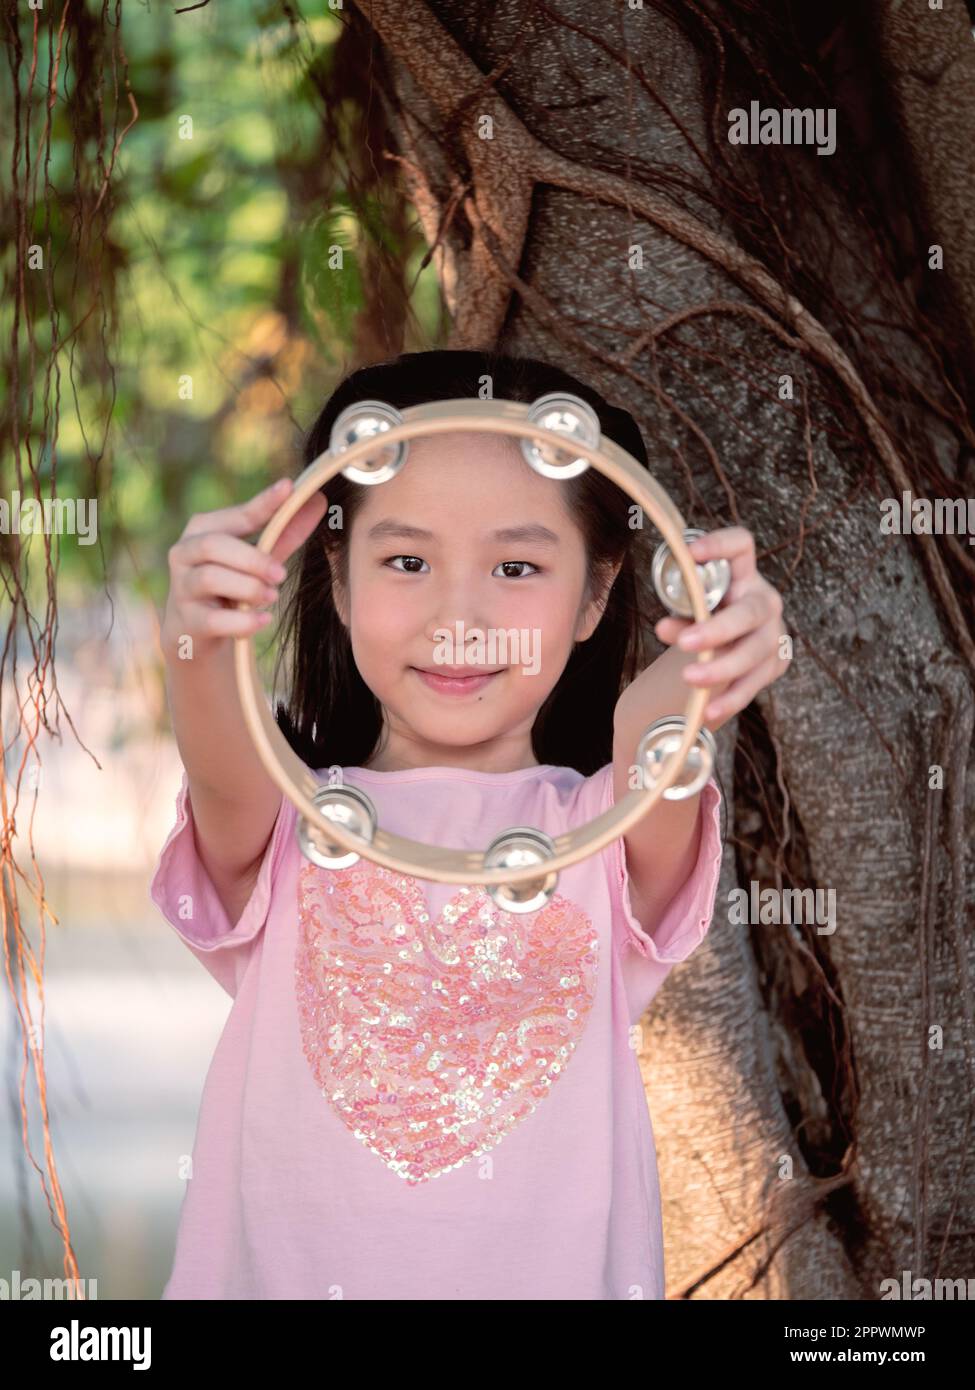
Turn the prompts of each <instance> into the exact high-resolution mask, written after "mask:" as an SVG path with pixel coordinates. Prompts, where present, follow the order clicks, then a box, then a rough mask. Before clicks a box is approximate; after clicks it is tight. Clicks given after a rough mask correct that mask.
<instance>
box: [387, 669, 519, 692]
mask: <svg viewBox="0 0 975 1390" xmlns="http://www.w3.org/2000/svg"><path fill="white" fill-rule="evenodd" d="M410 670H411V671H414V672H415V673H416V674H417V675H418V676H419V677H420V680H421V681H423V683H424V684H425V685H426V686H427V687H428V688H429V689H430V690H436V691H437V692H438V693H439V694H441V695H470V694H472V693H473V692H474V691H475V690H483V689H484V687H485V686H486V685H487V684H488V682H489V681H492V680H494V678H495V676H499V675H500V674H501V672H500V671H482V672H479V673H477V672H476V673H474V674H473V675H470V676H449V675H444V674H441V673H440V672H439V671H423V670H421V669H420V667H419V666H411V667H410Z"/></svg>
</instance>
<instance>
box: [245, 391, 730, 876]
mask: <svg viewBox="0 0 975 1390" xmlns="http://www.w3.org/2000/svg"><path fill="white" fill-rule="evenodd" d="M530 408H531V407H530V406H529V405H526V404H524V403H522V402H520V401H508V400H480V399H479V398H476V397H470V398H466V397H465V398H461V399H456V400H449V401H432V402H429V403H426V404H423V405H416V406H410V407H408V408H406V409H404V410H402V411H400V415H401V418H402V420H403V423H402V424H401V425H397V426H395V427H394V428H391V429H388V430H383V431H382V432H381V433H379V434H374V435H372V436H370V437H368V438H366V439H362V440H360V441H359V442H358V443H356V444H353V445H350V446H349V447H348V448H345V449H342V450H341V451H340V452H339V453H337V454H333V453H332V452H331V450H330V449H329V450H326V451H325V452H324V453H321V454H319V455H318V457H317V458H316V459H314V460H313V461H312V462H311V463H310V464H309V465H308V467H307V468H306V469H305V470H304V472H303V473H301V474H300V475H299V477H298V478H297V480H296V482H295V486H294V488H293V489H292V491H291V493H290V495H289V496H288V497H287V498H286V499H285V501H284V502H283V503H282V504H281V506H280V508H279V509H278V511H277V512H275V514H274V516H273V517H272V518H271V520H270V521H269V522H268V524H267V526H265V528H264V530H263V532H262V533H261V536H260V539H259V540H258V542H257V549H258V550H260V551H261V553H262V554H264V555H269V554H270V553H271V551H272V549H273V547H274V544H275V542H276V541H277V539H278V537H279V536H280V535H281V533H282V531H283V530H284V528H285V526H286V525H287V524H288V522H289V521H290V520H291V518H292V517H293V516H294V515H295V513H296V512H297V511H298V510H299V508H300V507H301V506H303V504H304V503H305V502H307V501H308V499H309V498H310V497H311V496H312V494H313V493H315V492H317V491H318V490H319V489H321V488H322V487H323V485H324V484H325V483H327V482H328V481H329V479H330V478H333V477H334V476H335V475H336V474H337V473H340V472H341V471H342V470H343V469H345V468H348V467H349V466H350V465H354V464H357V463H359V462H360V460H362V459H364V458H366V457H368V456H369V455H370V454H373V453H375V451H376V449H377V447H380V448H383V449H385V448H386V446H388V445H393V444H396V443H398V442H399V441H400V440H410V439H415V438H417V436H419V435H436V434H447V433H451V432H454V431H459V430H474V431H480V430H484V431H487V432H488V433H491V434H504V435H511V436H514V437H516V438H518V439H529V440H538V441H540V442H542V441H544V442H545V443H547V444H549V445H551V446H553V447H554V448H557V449H559V450H560V451H561V452H563V453H565V452H571V454H572V455H573V457H581V458H584V459H586V461H587V462H588V463H589V464H590V465H591V466H593V467H595V468H598V469H599V471H600V472H601V473H604V474H605V475H606V477H608V478H609V479H610V480H611V481H612V482H614V483H615V484H616V485H617V487H619V488H622V489H623V491H624V492H627V493H629V495H630V496H631V497H632V498H633V499H634V501H635V502H636V503H638V505H639V506H641V507H642V508H643V511H644V512H645V513H646V514H648V515H649V516H650V518H651V520H652V521H653V522H654V524H655V525H656V526H657V528H658V530H659V531H660V532H661V534H662V536H663V538H664V540H665V541H666V542H667V545H668V546H669V547H670V551H671V554H672V555H673V557H674V559H675V561H676V563H677V566H678V568H679V570H680V573H681V577H682V578H683V581H684V585H685V588H686V591H687V594H688V596H689V598H690V603H691V608H692V610H693V614H694V619H695V621H696V622H699V623H701V622H704V621H705V620H706V619H707V618H709V617H710V612H709V610H708V608H707V606H706V603H705V598H704V591H703V588H702V585H701V581H700V578H699V576H698V573H697V568H696V563H695V561H694V559H693V557H692V556H691V553H690V551H689V550H688V548H687V545H686V543H685V541H684V534H683V533H684V521H683V518H682V517H681V515H680V512H678V510H677V508H676V507H675V506H674V504H673V502H671V500H670V498H669V497H668V496H667V494H666V492H664V490H663V488H661V487H660V485H659V484H658V483H657V482H656V481H655V479H654V478H652V477H651V476H650V474H649V473H648V472H647V470H646V468H644V467H643V466H642V465H641V464H639V463H637V461H636V460H635V459H634V458H633V457H632V456H631V455H630V454H628V453H627V452H626V450H625V449H621V448H620V447H619V445H618V444H615V443H614V442H613V440H611V439H606V438H601V440H600V445H599V447H598V448H591V447H590V446H589V445H587V444H585V443H583V442H582V441H581V440H580V439H577V438H576V437H575V436H568V435H566V434H563V433H561V432H556V431H554V430H548V429H543V428H541V427H540V426H539V425H538V424H536V423H534V422H533V421H530V420H529V419H528V412H529V410H530ZM403 467H406V468H408V467H409V458H407V460H406V462H405V463H404V464H403ZM525 467H526V468H528V467H530V465H529V463H528V462H527V461H526V462H525ZM363 486H371V484H364V485H363ZM375 486H377V487H382V486H383V484H382V483H377V484H375ZM236 606H237V607H238V608H241V609H248V608H250V607H251V605H250V604H249V603H247V602H245V601H243V600H238V601H237V604H236ZM713 654H714V649H713V648H707V649H706V650H702V651H700V652H698V653H695V659H696V660H697V661H700V662H705V661H710V660H711V658H712V656H713ZM234 667H235V671H236V676H237V689H238V691H239V694H240V702H241V707H242V710H243V714H244V719H245V721H246V723H247V727H248V729H249V730H250V734H251V737H252V738H253V740H254V745H255V747H256V748H257V752H258V754H259V756H260V759H261V762H262V763H263V764H264V766H265V768H266V769H267V772H268V774H269V776H270V777H271V778H272V779H273V780H274V782H275V783H276V784H277V786H279V787H280V788H281V790H282V792H283V793H284V795H285V796H286V797H288V799H289V800H290V801H292V802H293V803H294V805H295V806H296V807H297V809H298V811H299V813H300V814H301V815H302V816H304V817H305V819H306V820H307V821H308V822H310V824H311V825H312V826H317V827H321V829H322V830H323V831H324V832H325V833H327V836H328V840H329V841H330V842H332V843H334V844H337V845H340V846H341V847H342V849H343V850H346V851H352V852H354V853H356V854H359V855H361V856H363V858H366V859H371V860H372V861H373V862H374V863H376V864H381V865H383V866H384V867H385V868H387V869H393V870H396V871H397V872H399V873H406V874H411V875H413V876H414V877H417V878H424V879H431V880H433V881H434V882H437V883H458V884H470V885H474V884H485V885H488V884H511V885H514V884H528V883H533V882H536V881H537V880H538V879H539V878H542V877H546V878H547V876H548V875H549V874H550V873H553V872H555V873H557V872H558V871H559V870H560V869H567V868H568V867H569V865H570V864H575V863H577V862H578V861H579V860H580V859H585V858H587V857H588V856H589V855H591V854H595V853H596V852H597V851H598V850H600V849H602V848H603V847H604V846H605V845H608V844H609V843H610V842H611V841H612V840H615V839H616V838H617V837H618V836H620V835H623V834H624V833H625V832H626V831H627V830H629V829H630V827H631V826H633V825H635V824H636V823H637V821H638V820H640V819H641V817H643V816H645V815H646V814H647V812H648V811H650V810H651V809H652V808H653V807H654V806H655V805H656V804H657V802H658V801H659V799H660V797H661V796H662V795H663V793H664V791H665V790H666V789H667V788H668V787H669V786H670V785H671V784H672V783H673V782H674V780H675V779H676V777H677V776H678V774H679V773H680V771H681V769H682V768H683V766H684V761H685V759H686V757H687V754H688V752H689V751H690V749H691V747H692V745H693V744H694V742H695V740H696V739H697V735H698V731H699V730H700V728H701V724H702V720H703V714H704V707H705V704H706V703H707V700H708V696H709V691H708V690H707V688H704V687H702V688H700V689H694V688H691V687H689V692H690V693H689V696H688V701H687V706H686V708H685V710H684V713H683V718H684V720H685V721H686V723H685V728H684V733H683V737H682V738H681V741H680V744H679V745H678V747H677V748H676V749H675V750H674V751H673V753H672V754H671V756H670V759H669V760H668V761H667V762H665V763H664V765H663V766H662V767H661V768H660V769H659V772H658V773H657V775H656V778H655V779H654V780H653V781H652V783H651V785H649V786H646V785H644V786H642V787H640V788H636V789H631V790H630V791H629V792H628V793H627V795H626V796H624V798H623V799H622V801H618V802H616V803H615V805H613V806H611V807H610V809H609V810H608V811H604V812H603V814H602V815H600V816H597V817H595V819H594V820H591V821H590V822H589V823H588V824H587V825H584V826H580V827H578V828H577V829H574V830H572V831H568V832H566V833H564V834H562V835H557V836H552V837H550V838H551V839H552V841H553V843H554V846H555V853H554V854H551V855H547V856H546V857H545V858H544V859H543V860H542V861H541V862H536V863H531V864H523V865H521V866H519V867H517V868H509V867H502V868H493V869H487V868H485V867H484V858H485V853H486V847H485V850H474V849H447V848H441V847H440V846H437V845H428V844H424V843H423V842H422V841H420V840H410V839H407V838H405V837H404V836H401V835H394V834H391V833H390V832H389V831H388V830H383V828H382V827H381V826H378V825H377V827H376V829H375V832H374V834H373V837H372V839H371V840H366V839H365V838H363V837H362V836H359V835H357V834H355V833H354V832H353V831H351V830H349V829H348V827H346V826H344V825H342V824H340V823H339V822H338V821H333V820H331V819H326V818H325V817H324V816H323V815H322V812H321V811H320V810H319V808H318V807H317V806H316V805H315V803H314V802H313V801H312V797H313V795H314V793H315V792H316V791H317V790H319V788H320V787H321V786H322V785H323V784H322V783H320V782H318V781H317V779H316V778H315V775H314V772H313V771H312V770H311V769H310V768H308V767H307V766H306V765H305V763H304V762H303V761H302V760H301V759H300V758H299V757H298V755H297V754H296V753H295V751H294V750H293V749H292V748H291V746H290V744H289V743H288V742H287V740H286V739H285V737H284V734H283V733H282V732H281V730H280V728H279V727H278V725H277V723H276V722H275V719H274V716H273V713H272V711H271V708H270V705H269V703H268V700H267V697H266V696H265V694H264V691H263V689H262V685H261V679H260V675H259V673H258V669H257V660H256V655H255V650H254V643H253V640H252V637H251V636H245V637H237V638H235V639H234ZM635 756H636V749H634V757H635ZM641 780H643V777H642V771H641ZM324 785H327V784H324Z"/></svg>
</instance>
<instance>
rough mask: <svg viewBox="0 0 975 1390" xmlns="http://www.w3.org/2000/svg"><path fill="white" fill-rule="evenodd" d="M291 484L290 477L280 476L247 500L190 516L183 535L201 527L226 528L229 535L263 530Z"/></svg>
mask: <svg viewBox="0 0 975 1390" xmlns="http://www.w3.org/2000/svg"><path fill="white" fill-rule="evenodd" d="M293 486H294V484H293V482H292V480H291V478H279V479H278V481H277V482H276V483H272V484H271V485H270V487H266V488H264V489H263V491H261V492H259V493H257V494H256V495H255V496H254V497H250V498H248V500H247V501H246V502H238V503H236V504H235V505H234V506H232V507H218V508H217V509H216V510H215V511H212V512H198V513H197V514H196V515H195V516H191V517H190V519H189V521H188V522H187V523H186V527H185V529H184V531H183V535H184V536H196V535H199V534H200V533H201V532H203V531H225V532H227V534H228V535H231V536H251V535H253V534H254V532H255V531H257V530H258V529H260V530H263V529H264V527H265V526H266V525H267V523H268V522H269V521H270V519H271V517H272V516H273V515H274V513H275V512H276V511H277V510H278V508H279V507H280V506H281V503H282V502H283V501H284V500H285V498H286V497H287V496H288V494H289V492H290V491H291V489H292V487H293Z"/></svg>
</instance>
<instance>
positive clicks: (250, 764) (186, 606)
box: [160, 480, 326, 922]
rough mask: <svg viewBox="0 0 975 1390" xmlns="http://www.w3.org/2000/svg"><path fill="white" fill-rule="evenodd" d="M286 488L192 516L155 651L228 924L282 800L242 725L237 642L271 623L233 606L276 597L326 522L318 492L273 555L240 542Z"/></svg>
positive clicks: (205, 855)
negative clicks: (302, 548) (294, 560)
mask: <svg viewBox="0 0 975 1390" xmlns="http://www.w3.org/2000/svg"><path fill="white" fill-rule="evenodd" d="M289 487H290V480H282V483H281V484H276V485H275V486H274V487H271V488H267V489H265V491H263V492H260V493H258V494H257V496H256V497H252V498H251V499H250V500H249V501H247V502H243V503H240V504H239V505H237V506H233V507H225V508H221V509H219V510H217V511H213V512H202V513H198V514H196V515H194V516H192V517H191V518H190V520H189V522H188V523H187V525H186V528H185V530H184V531H183V534H182V536H181V537H180V539H179V540H178V541H177V542H176V544H175V545H174V546H173V547H172V548H171V550H170V552H169V568H170V575H171V584H170V592H169V597H168V600H167V603H166V612H165V615H164V618H163V622H162V626H161V629H160V642H161V645H162V651H163V658H164V661H165V672H166V691H167V695H168V698H169V708H170V714H171V718H172V723H173V731H174V733H175V735H176V742H177V745H178V747H179V751H180V757H181V758H182V761H183V766H184V768H185V770H186V780H187V784H188V786H189V799H190V805H191V807H192V812H193V827H194V834H195V839H196V847H197V851H198V853H199V856H200V859H201V861H202V863H203V866H204V868H205V869H206V871H207V874H208V876H209V878H210V881H211V882H212V884H213V886H214V889H215V890H216V892H217V896H218V898H219V899H220V901H221V903H222V904H223V906H224V908H225V910H226V912H227V915H228V917H229V919H230V921H231V922H237V920H238V919H239V917H240V914H241V912H242V911H243V908H244V907H245V905H246V903H247V900H248V898H249V897H250V894H251V891H252V890H253V887H254V881H255V879H256V876H257V874H258V872H259V870H260V865H261V861H262V859H263V857H264V854H265V851H266V849H267V845H268V841H269V839H270V837H271V832H272V830H273V828H274V823H275V821H276V820H277V816H278V812H279V810H280V808H281V798H282V793H281V791H280V789H279V788H278V786H277V784H276V783H275V782H274V781H273V780H272V779H271V777H270V776H269V774H268V773H267V772H266V771H265V768H264V765H263V763H262V762H261V760H260V757H259V756H258V753H257V749H256V748H255V747H254V742H253V740H252V739H251V736H250V731H249V730H248V728H247V725H246V723H245V721H244V715H243V712H242V710H241V707H240V697H239V695H238V692H237V682H236V678H235V674H234V653H233V642H234V638H235V637H237V636H251V635H253V633H255V632H257V631H259V630H260V629H261V628H262V627H263V626H264V625H265V624H266V622H267V621H268V619H269V618H270V614H268V613H262V612H260V610H259V609H258V608H251V609H237V608H234V607H232V606H230V604H231V602H232V600H235V599H237V600H244V601H245V602H248V603H251V604H266V603H271V602H273V601H274V600H275V599H276V597H277V586H278V584H279V583H280V582H281V579H282V577H283V574H282V572H283V565H284V561H285V560H286V559H287V557H288V555H290V554H291V553H292V552H293V551H294V550H296V549H297V547H298V546H299V545H300V544H302V542H303V541H304V540H306V539H307V537H308V535H309V534H310V533H311V531H312V530H313V529H314V527H315V526H317V524H318V522H319V521H320V520H321V517H322V515H323V513H324V510H325V506H326V501H325V496H324V494H323V493H320V492H319V493H315V494H314V495H313V496H312V497H311V498H309V500H308V501H307V502H306V503H305V504H304V506H303V507H301V508H299V510H298V512H297V513H296V515H295V516H294V517H293V518H292V519H291V521H290V522H289V523H288V525H287V526H286V527H285V529H284V531H283V532H282V534H281V536H280V538H279V539H278V541H277V543H276V545H275V547H274V551H273V553H272V555H271V556H267V555H264V554H262V553H261V552H260V551H259V550H258V549H257V547H256V546H254V545H252V544H250V543H249V542H247V541H245V540H244V539H243V538H244V537H245V536H248V535H251V534H252V533H253V532H254V531H256V530H259V529H262V528H263V526H264V525H265V524H266V523H267V522H268V521H269V520H270V518H271V516H273V514H274V512H275V511H276V510H277V509H278V507H280V505H281V503H282V502H283V501H284V498H285V497H286V496H287V494H288V489H289Z"/></svg>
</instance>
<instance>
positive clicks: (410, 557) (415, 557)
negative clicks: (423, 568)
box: [386, 555, 426, 574]
mask: <svg viewBox="0 0 975 1390" xmlns="http://www.w3.org/2000/svg"><path fill="white" fill-rule="evenodd" d="M394 560H409V561H411V562H412V561H416V563H417V564H418V565H425V564H426V560H421V559H420V557H419V555H391V556H390V557H389V559H388V560H387V561H386V564H387V565H391V564H392V563H393V561H394ZM397 568H399V567H398V566H397ZM419 573H420V571H419V570H415V569H407V570H400V574H419Z"/></svg>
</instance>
